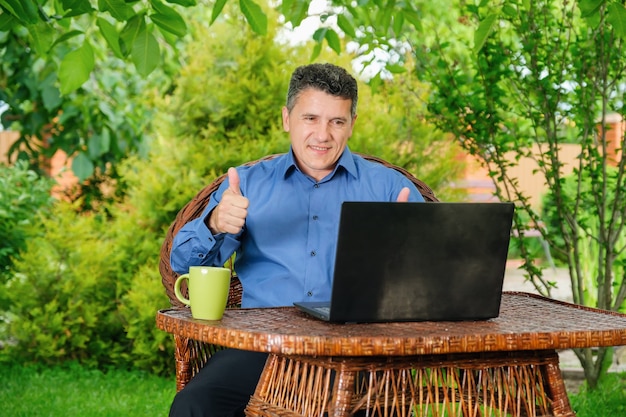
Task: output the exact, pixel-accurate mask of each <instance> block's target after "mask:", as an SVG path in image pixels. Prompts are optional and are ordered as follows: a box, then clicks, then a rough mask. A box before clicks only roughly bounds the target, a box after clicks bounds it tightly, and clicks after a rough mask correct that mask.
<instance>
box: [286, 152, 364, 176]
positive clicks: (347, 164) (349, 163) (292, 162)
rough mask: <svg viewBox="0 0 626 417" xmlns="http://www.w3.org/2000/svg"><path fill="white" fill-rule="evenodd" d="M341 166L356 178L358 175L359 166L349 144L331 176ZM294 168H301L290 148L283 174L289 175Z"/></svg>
mask: <svg viewBox="0 0 626 417" xmlns="http://www.w3.org/2000/svg"><path fill="white" fill-rule="evenodd" d="M339 167H342V168H343V169H345V170H346V172H348V173H349V174H350V175H352V176H353V177H355V178H356V177H357V168H356V164H355V163H354V157H353V154H352V152H351V151H350V149H349V148H348V147H347V146H346V147H345V149H344V150H343V153H342V154H341V156H340V157H339V160H338V161H337V166H336V167H335V169H334V170H333V172H332V173H331V175H330V176H329V178H332V177H333V176H334V175H335V172H337V168H339ZM294 170H299V169H298V166H297V165H296V158H295V156H294V154H293V149H291V148H290V149H289V153H287V154H286V155H285V158H284V160H283V164H282V167H281V171H282V172H283V175H284V176H285V177H287V176H288V175H289V174H290V173H291V172H292V171H294Z"/></svg>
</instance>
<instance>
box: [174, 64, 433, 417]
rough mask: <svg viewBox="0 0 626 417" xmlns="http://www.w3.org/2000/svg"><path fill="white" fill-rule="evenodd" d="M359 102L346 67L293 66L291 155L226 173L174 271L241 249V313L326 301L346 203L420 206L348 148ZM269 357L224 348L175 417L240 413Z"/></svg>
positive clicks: (183, 396) (287, 110)
mask: <svg viewBox="0 0 626 417" xmlns="http://www.w3.org/2000/svg"><path fill="white" fill-rule="evenodd" d="M357 99H358V89H357V82H356V80H355V79H354V77H352V76H351V75H350V74H349V73H348V72H347V71H346V70H344V69H343V68H341V67H338V66H335V65H332V64H311V65H307V66H303V67H299V68H297V69H296V70H295V71H294V73H293V75H292V77H291V80H290V83H289V91H288V93H287V103H286V105H285V107H283V109H282V121H283V127H284V129H285V131H286V132H288V134H289V137H290V140H291V147H290V150H289V152H288V153H286V154H284V155H281V156H279V157H276V158H274V159H271V160H267V161H263V162H259V163H257V164H255V165H252V166H240V167H237V168H230V169H229V170H228V178H227V180H225V181H224V182H223V183H222V185H221V186H220V188H219V189H218V190H217V191H216V192H215V193H213V195H212V196H211V200H210V201H209V204H208V205H207V207H206V208H205V210H204V212H203V213H202V215H201V216H200V217H199V218H198V219H196V220H192V221H191V222H189V223H187V224H186V225H185V226H183V227H182V228H181V230H180V231H179V232H178V234H177V235H176V236H175V237H174V242H173V246H172V252H171V259H170V261H171V265H172V268H173V269H174V270H175V271H176V272H178V273H181V274H182V273H186V272H188V270H189V267H190V266H194V265H211V266H222V265H224V264H225V263H226V261H227V260H228V259H229V258H230V257H231V255H232V254H233V253H235V252H236V253H237V255H236V259H235V270H236V271H237V274H238V276H239V279H240V280H241V284H242V287H243V296H242V307H278V306H291V305H293V303H294V302H295V301H304V300H308V301H323V300H328V299H330V289H331V283H332V276H333V274H332V272H333V267H334V260H335V249H336V239H337V231H338V224H339V215H340V209H341V204H342V203H343V202H344V201H423V198H422V196H421V194H420V193H419V191H418V190H417V188H415V186H414V185H413V183H412V182H411V181H409V180H408V179H407V178H406V177H405V176H404V175H402V174H400V173H399V172H397V171H395V170H393V169H390V168H387V167H385V166H383V165H381V164H378V163H376V162H370V161H367V160H365V159H363V158H361V157H360V156H358V155H355V154H353V153H352V152H350V150H349V148H348V147H347V143H348V140H349V139H350V137H351V136H352V130H353V128H354V125H355V121H356V119H357V114H356V107H357ZM372 227H376V225H372ZM376 244H377V242H372V245H376ZM265 359H266V354H264V353H258V352H245V351H240V350H236V349H226V350H222V351H219V352H218V353H216V354H215V355H214V356H213V357H212V358H211V359H210V360H209V362H208V363H207V364H206V366H205V367H204V368H203V369H202V370H201V371H200V372H199V373H198V374H197V375H196V376H195V377H194V378H193V379H192V380H191V381H190V383H189V384H188V385H187V386H186V387H185V388H184V389H183V390H182V391H180V392H179V393H178V394H177V395H176V397H175V399H174V402H173V404H172V407H171V410H170V416H172V417H183V416H188V417H191V416H211V417H222V416H241V415H243V411H244V409H245V406H246V404H247V402H248V400H249V398H250V396H251V395H252V394H253V393H254V389H255V387H256V384H257V382H258V379H259V377H260V374H261V371H262V370H263V365H264V364H265Z"/></svg>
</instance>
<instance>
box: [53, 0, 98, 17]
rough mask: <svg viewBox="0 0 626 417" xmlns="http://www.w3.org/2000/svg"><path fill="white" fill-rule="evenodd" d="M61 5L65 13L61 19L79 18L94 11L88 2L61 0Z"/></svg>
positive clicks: (82, 0)
mask: <svg viewBox="0 0 626 417" xmlns="http://www.w3.org/2000/svg"><path fill="white" fill-rule="evenodd" d="M61 3H62V4H63V10H65V11H66V12H65V14H64V15H63V17H75V16H80V15H82V14H86V13H91V12H93V11H94V10H95V9H94V8H93V7H91V4H90V2H88V1H84V0H62V2H61Z"/></svg>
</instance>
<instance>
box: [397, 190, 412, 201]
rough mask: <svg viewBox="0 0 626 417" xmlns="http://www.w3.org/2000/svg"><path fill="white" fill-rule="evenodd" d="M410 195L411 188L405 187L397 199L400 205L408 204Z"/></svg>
mask: <svg viewBox="0 0 626 417" xmlns="http://www.w3.org/2000/svg"><path fill="white" fill-rule="evenodd" d="M409 194H411V190H410V189H409V187H404V188H403V189H401V190H400V193H398V198H397V199H396V201H397V202H398V203H406V202H408V201H409Z"/></svg>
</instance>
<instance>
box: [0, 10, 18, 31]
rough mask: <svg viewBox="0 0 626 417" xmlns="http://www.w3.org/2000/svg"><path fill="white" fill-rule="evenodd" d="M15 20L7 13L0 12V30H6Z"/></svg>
mask: <svg viewBox="0 0 626 417" xmlns="http://www.w3.org/2000/svg"><path fill="white" fill-rule="evenodd" d="M16 22H17V19H16V18H14V17H13V16H11V15H10V14H9V13H2V14H0V32H8V31H9V30H10V29H11V27H12V26H13V25H14V24H15V23H16Z"/></svg>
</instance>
